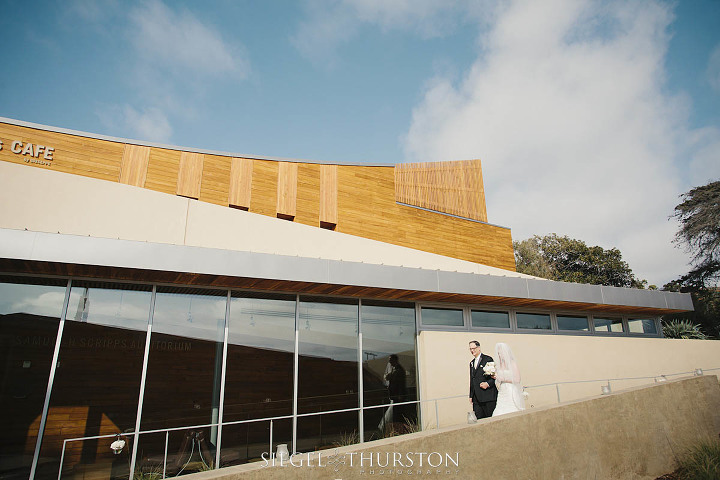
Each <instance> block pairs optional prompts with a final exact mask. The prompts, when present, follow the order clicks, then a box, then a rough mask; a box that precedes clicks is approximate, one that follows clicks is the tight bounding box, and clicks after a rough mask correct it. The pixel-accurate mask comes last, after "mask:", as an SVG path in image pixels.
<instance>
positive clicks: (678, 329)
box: [663, 320, 707, 340]
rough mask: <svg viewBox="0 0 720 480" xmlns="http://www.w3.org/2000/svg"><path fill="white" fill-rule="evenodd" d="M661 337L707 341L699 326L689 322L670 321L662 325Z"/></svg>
mask: <svg viewBox="0 0 720 480" xmlns="http://www.w3.org/2000/svg"><path fill="white" fill-rule="evenodd" d="M663 335H664V336H665V337H667V338H695V339H698V340H705V339H707V335H705V334H704V333H703V332H702V330H701V329H700V325H694V324H693V323H692V322H691V321H689V320H671V321H670V322H667V323H663Z"/></svg>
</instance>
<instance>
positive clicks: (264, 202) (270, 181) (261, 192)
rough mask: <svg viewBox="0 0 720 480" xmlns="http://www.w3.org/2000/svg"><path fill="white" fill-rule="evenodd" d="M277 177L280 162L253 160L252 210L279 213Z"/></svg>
mask: <svg viewBox="0 0 720 480" xmlns="http://www.w3.org/2000/svg"><path fill="white" fill-rule="evenodd" d="M277 178H278V162H273V161H269V160H253V178H252V193H251V196H252V199H251V203H250V211H251V212H253V213H260V214H262V215H269V216H271V217H275V216H276V215H277V210H276V208H277Z"/></svg>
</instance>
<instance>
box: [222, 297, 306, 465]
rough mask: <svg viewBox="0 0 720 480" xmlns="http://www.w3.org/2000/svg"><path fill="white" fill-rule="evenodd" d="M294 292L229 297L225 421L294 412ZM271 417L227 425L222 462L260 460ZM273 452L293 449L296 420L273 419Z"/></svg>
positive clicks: (268, 436) (290, 414)
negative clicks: (279, 447) (280, 446)
mask: <svg viewBox="0 0 720 480" xmlns="http://www.w3.org/2000/svg"><path fill="white" fill-rule="evenodd" d="M294 360H295V295H269V294H268V295H262V294H248V293H233V297H232V299H231V301H230V317H229V335H228V346H227V373H226V377H225V402H224V408H223V422H240V421H243V420H250V419H258V418H268V417H279V416H284V415H287V416H292V414H293V382H294V380H293V379H294V369H295V367H294ZM269 429H270V422H267V421H263V422H248V423H238V424H232V425H225V426H223V429H222V444H221V449H220V451H221V453H220V462H221V465H222V466H225V465H235V464H239V463H245V462H249V461H254V460H260V458H261V455H262V453H263V452H267V451H268V448H269V443H268V442H269V438H270V431H269ZM272 433H273V451H274V450H275V448H276V446H277V444H280V443H284V444H287V445H288V448H289V449H291V444H292V419H291V418H287V419H283V420H275V421H273V432H272Z"/></svg>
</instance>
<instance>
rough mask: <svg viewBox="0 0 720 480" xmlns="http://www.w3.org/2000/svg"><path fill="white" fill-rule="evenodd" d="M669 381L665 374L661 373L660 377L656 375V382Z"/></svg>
mask: <svg viewBox="0 0 720 480" xmlns="http://www.w3.org/2000/svg"><path fill="white" fill-rule="evenodd" d="M662 382H667V378H666V377H665V375H660V376H659V377H655V383H662Z"/></svg>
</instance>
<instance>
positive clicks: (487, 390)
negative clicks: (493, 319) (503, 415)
mask: <svg viewBox="0 0 720 480" xmlns="http://www.w3.org/2000/svg"><path fill="white" fill-rule="evenodd" d="M470 353H471V354H472V356H473V359H472V360H471V361H470V403H472V406H473V412H475V416H476V417H477V418H478V419H480V418H487V417H491V416H492V414H493V410H495V402H496V401H497V389H496V388H495V379H494V378H492V377H491V376H490V375H485V372H483V367H484V366H485V364H486V363H488V362H492V361H493V359H492V357H490V356H488V355H485V354H483V353H482V352H481V351H480V342H478V341H477V340H473V341H472V342H470Z"/></svg>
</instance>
